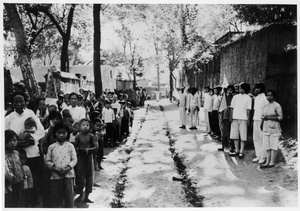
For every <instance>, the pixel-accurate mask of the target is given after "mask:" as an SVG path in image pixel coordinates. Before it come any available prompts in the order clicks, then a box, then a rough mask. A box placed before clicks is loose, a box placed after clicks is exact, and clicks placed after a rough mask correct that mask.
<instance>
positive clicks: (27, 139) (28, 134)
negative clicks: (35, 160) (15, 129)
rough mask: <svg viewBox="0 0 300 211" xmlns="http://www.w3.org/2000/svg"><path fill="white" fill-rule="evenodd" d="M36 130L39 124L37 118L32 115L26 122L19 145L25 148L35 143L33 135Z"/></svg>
mask: <svg viewBox="0 0 300 211" xmlns="http://www.w3.org/2000/svg"><path fill="white" fill-rule="evenodd" d="M36 130H37V126H36V122H35V120H34V119H33V118H31V117H29V118H27V119H26V120H25V122H24V130H23V132H21V134H22V135H21V136H22V141H19V143H18V147H21V148H25V147H28V146H32V145H35V141H34V138H33V137H32V135H33V134H34V133H35V132H36Z"/></svg>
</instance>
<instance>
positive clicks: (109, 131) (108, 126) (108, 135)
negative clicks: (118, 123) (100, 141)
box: [106, 123, 114, 140]
mask: <svg viewBox="0 0 300 211" xmlns="http://www.w3.org/2000/svg"><path fill="white" fill-rule="evenodd" d="M113 137H114V125H113V123H106V138H107V139H108V140H112V139H113Z"/></svg>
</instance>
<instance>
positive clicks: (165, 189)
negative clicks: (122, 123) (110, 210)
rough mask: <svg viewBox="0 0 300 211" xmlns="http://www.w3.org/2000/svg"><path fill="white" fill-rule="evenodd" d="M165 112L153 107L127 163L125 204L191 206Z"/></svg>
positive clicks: (127, 206)
mask: <svg viewBox="0 0 300 211" xmlns="http://www.w3.org/2000/svg"><path fill="white" fill-rule="evenodd" d="M162 115H163V114H162V112H161V111H159V110H149V112H148V115H147V117H146V121H145V123H144V124H143V128H142V129H141V130H140V132H139V135H138V137H137V141H136V143H135V146H134V150H133V151H132V152H131V154H130V156H131V158H130V160H129V162H128V164H127V167H128V169H127V172H126V175H127V184H126V188H125V190H124V198H123V199H122V202H124V207H126V208H130V207H135V208H136V207H188V206H190V205H189V204H188V203H187V202H186V199H185V197H184V193H183V191H182V187H181V183H180V182H174V181H172V177H173V176H178V174H177V173H176V169H175V166H174V161H173V159H172V157H171V153H170V151H169V140H168V137H167V136H166V134H165V131H164V130H163V128H164V127H165V125H164V124H165V122H164V121H163V120H164V119H163V116H162Z"/></svg>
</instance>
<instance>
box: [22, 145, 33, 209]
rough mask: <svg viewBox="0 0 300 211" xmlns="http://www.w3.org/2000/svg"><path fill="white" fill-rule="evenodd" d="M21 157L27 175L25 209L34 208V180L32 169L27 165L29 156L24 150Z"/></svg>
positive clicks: (25, 181) (25, 180) (25, 179)
mask: <svg viewBox="0 0 300 211" xmlns="http://www.w3.org/2000/svg"><path fill="white" fill-rule="evenodd" d="M19 157H20V160H21V164H22V168H23V172H24V175H25V178H24V194H23V195H24V207H32V205H33V202H32V195H31V194H32V189H33V178H32V174H31V170H30V168H29V167H28V166H27V165H25V164H26V160H27V154H26V151H25V150H24V149H20V150H19Z"/></svg>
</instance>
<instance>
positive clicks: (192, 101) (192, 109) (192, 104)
mask: <svg viewBox="0 0 300 211" xmlns="http://www.w3.org/2000/svg"><path fill="white" fill-rule="evenodd" d="M196 92H197V88H195V87H191V88H190V94H189V96H188V106H187V107H188V112H189V113H190V118H191V119H190V126H191V127H190V130H197V127H196V125H197V114H198V111H199V108H200V97H199V94H197V93H196Z"/></svg>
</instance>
